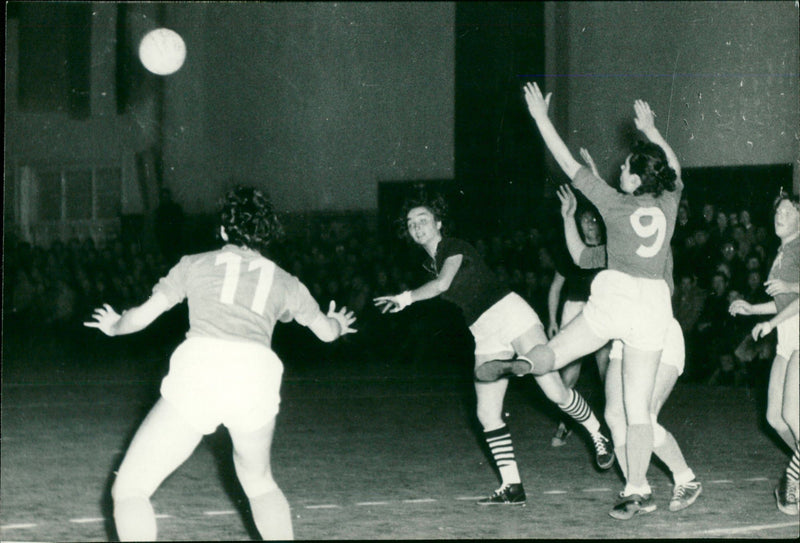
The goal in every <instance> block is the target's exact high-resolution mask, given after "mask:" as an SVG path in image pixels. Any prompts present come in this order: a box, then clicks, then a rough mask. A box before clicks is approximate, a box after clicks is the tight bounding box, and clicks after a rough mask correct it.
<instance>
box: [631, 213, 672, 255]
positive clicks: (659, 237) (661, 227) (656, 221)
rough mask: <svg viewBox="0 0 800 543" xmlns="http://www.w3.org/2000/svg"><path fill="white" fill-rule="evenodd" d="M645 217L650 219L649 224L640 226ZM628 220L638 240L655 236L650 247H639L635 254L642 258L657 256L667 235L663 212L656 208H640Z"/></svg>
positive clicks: (665, 219)
mask: <svg viewBox="0 0 800 543" xmlns="http://www.w3.org/2000/svg"><path fill="white" fill-rule="evenodd" d="M645 217H650V219H651V220H650V224H646V225H645V224H642V219H643V218H645ZM630 220H631V226H632V227H633V231H634V232H636V235H637V236H639V237H640V238H649V237H652V236H653V235H655V236H656V239H655V240H654V241H653V243H652V244H651V245H639V248H638V249H636V254H637V255H639V256H640V257H642V258H652V257H654V256H655V255H657V254H658V252H659V251H660V250H661V246H662V245H664V238H665V237H666V235H667V218H666V217H665V216H664V212H663V211H661V209H659V208H657V207H640V208H639V209H637V210H636V211H634V212H633V214H632V215H631V216H630Z"/></svg>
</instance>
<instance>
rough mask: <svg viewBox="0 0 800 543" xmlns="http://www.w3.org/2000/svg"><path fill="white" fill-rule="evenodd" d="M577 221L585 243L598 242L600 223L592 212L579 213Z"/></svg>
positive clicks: (596, 243)
mask: <svg viewBox="0 0 800 543" xmlns="http://www.w3.org/2000/svg"><path fill="white" fill-rule="evenodd" d="M579 223H580V225H581V231H582V232H583V238H584V240H585V241H586V244H587V245H599V244H600V225H599V224H598V223H597V217H595V216H594V214H593V213H588V212H586V213H581V216H580V219H579Z"/></svg>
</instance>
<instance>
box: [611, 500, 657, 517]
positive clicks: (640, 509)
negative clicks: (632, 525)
mask: <svg viewBox="0 0 800 543" xmlns="http://www.w3.org/2000/svg"><path fill="white" fill-rule="evenodd" d="M655 510H656V502H655V501H653V495H652V494H647V495H646V496H642V495H641V494H631V495H630V496H620V500H619V501H618V502H617V504H616V505H615V506H614V508H613V509H611V511H609V512H608V514H609V515H611V516H612V517H613V518H615V519H617V520H630V519H632V518H633V517H634V516H636V515H640V514H644V513H652V512H653V511H655Z"/></svg>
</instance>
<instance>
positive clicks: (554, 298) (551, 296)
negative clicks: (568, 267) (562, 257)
mask: <svg viewBox="0 0 800 543" xmlns="http://www.w3.org/2000/svg"><path fill="white" fill-rule="evenodd" d="M564 283H566V279H565V278H564V276H563V275H561V274H560V273H558V272H556V273H555V275H553V282H552V283H550V290H549V291H548V293H547V310H548V312H549V313H550V323H549V325H548V326H547V337H553V336H554V335H556V332H558V319H557V317H558V300H559V299H560V298H561V290H562V289H563V288H564Z"/></svg>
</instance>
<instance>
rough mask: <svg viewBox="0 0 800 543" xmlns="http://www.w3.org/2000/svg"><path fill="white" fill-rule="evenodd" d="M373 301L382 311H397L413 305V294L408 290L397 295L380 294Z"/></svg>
mask: <svg viewBox="0 0 800 543" xmlns="http://www.w3.org/2000/svg"><path fill="white" fill-rule="evenodd" d="M372 301H373V302H374V303H375V307H380V308H381V313H386V312H387V311H388V312H390V313H397V312H399V311H402V310H403V309H405V308H406V307H408V306H409V305H411V295H410V294H409V293H408V292H407V291H406V292H403V293H402V294H397V295H395V296H378V297H377V298H373V300H372Z"/></svg>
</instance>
